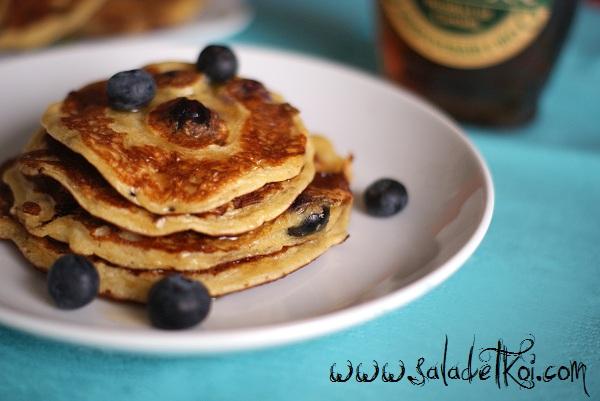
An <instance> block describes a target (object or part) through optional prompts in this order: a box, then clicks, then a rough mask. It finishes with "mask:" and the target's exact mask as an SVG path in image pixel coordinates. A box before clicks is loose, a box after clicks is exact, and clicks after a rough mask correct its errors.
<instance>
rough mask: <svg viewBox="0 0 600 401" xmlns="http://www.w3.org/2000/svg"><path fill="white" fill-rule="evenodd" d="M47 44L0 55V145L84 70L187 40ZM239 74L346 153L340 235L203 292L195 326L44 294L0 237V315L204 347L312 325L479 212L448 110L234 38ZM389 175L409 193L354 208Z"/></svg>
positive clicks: (410, 290)
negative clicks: (308, 253)
mask: <svg viewBox="0 0 600 401" xmlns="http://www.w3.org/2000/svg"><path fill="white" fill-rule="evenodd" d="M150 48H151V51H148V49H149V47H148V45H147V44H144V45H140V46H137V45H136V46H114V45H112V46H96V47H76V48H71V49H66V48H65V49H60V50H55V51H53V52H47V53H44V54H40V55H35V56H25V57H22V58H20V59H18V60H11V61H6V62H4V63H3V64H0V77H1V78H0V79H1V87H2V88H3V91H2V92H1V94H0V121H2V131H1V134H0V157H1V158H2V159H5V158H7V157H9V156H12V155H15V154H16V153H17V152H18V150H19V148H20V146H21V145H22V144H23V143H24V142H25V141H26V139H27V138H28V136H29V135H30V134H31V133H32V132H33V130H34V129H35V128H36V126H37V123H36V121H38V119H39V117H40V115H41V114H42V112H43V111H44V109H45V107H46V105H47V104H48V103H49V102H51V101H55V100H59V99H61V98H63V96H64V95H65V94H66V93H67V92H68V91H69V90H70V89H74V88H77V87H79V86H80V85H82V84H84V83H87V82H88V81H90V80H95V79H99V78H102V77H106V76H109V75H111V74H113V73H114V72H116V71H119V70H123V69H131V68H133V67H136V66H140V65H142V64H144V63H147V62H150V61H157V60H161V59H183V60H194V59H195V57H196V55H197V53H198V51H199V49H197V48H177V47H174V46H172V45H167V44H164V43H162V44H161V43H153V44H152V46H151V47H150ZM236 51H237V54H238V57H239V59H240V61H241V74H242V75H244V76H247V77H252V78H255V79H259V80H261V81H263V82H264V83H265V84H266V85H267V86H268V87H269V88H272V89H273V90H275V91H278V92H279V93H283V94H285V95H286V97H287V99H288V100H289V101H290V102H291V103H292V104H294V105H295V106H297V107H298V108H299V109H300V110H301V111H302V114H301V115H302V117H303V118H304V121H305V123H306V125H307V126H308V127H309V129H311V130H312V131H314V132H319V133H323V134H326V135H327V136H328V137H330V138H331V139H332V140H333V142H334V143H335V145H336V147H337V149H338V150H339V151H340V152H342V153H348V152H351V153H353V154H354V155H355V164H354V171H355V181H354V182H353V189H354V191H355V193H356V194H357V202H356V203H357V205H356V207H355V208H354V211H353V216H352V222H351V225H350V238H349V239H348V240H347V241H346V242H345V243H344V244H342V245H340V246H337V247H335V248H333V249H331V250H330V251H329V252H327V253H326V254H325V255H323V256H322V257H321V258H319V259H318V260H317V261H316V262H313V263H312V264H310V265H309V266H307V267H305V268H303V269H301V270H300V271H298V272H296V273H294V274H292V275H290V276H288V277H286V278H284V279H282V280H279V281H276V282H274V283H271V284H267V285H263V286H260V287H258V288H254V289H251V290H247V291H244V292H241V293H237V294H233V295H229V296H226V297H223V298H221V299H218V300H216V302H215V303H214V308H213V310H212V312H211V314H210V316H209V318H208V319H207V320H206V321H205V322H204V323H203V324H202V325H201V326H199V327H196V328H194V329H190V330H187V331H181V332H175V333H173V332H165V331H160V330H156V329H153V328H151V327H149V325H148V324H147V321H146V315H145V310H144V308H142V307H138V306H133V305H127V304H122V303H115V302H109V301H104V300H96V301H94V302H93V303H92V304H90V305H88V306H86V307H84V308H83V309H80V310H77V311H73V312H64V311H60V310H58V309H56V308H54V307H53V306H52V305H51V303H50V302H49V300H48V298H47V296H46V293H45V282H44V278H43V276H42V275H41V274H39V273H37V272H35V271H33V269H32V268H30V267H29V266H27V264H26V263H25V262H24V260H23V259H22V258H21V257H19V255H18V253H17V252H16V251H15V250H14V248H13V246H12V245H10V244H9V243H8V242H6V243H4V242H3V243H2V244H0V255H1V258H2V271H1V275H2V277H1V279H0V321H1V322H3V323H4V324H6V325H9V326H12V327H16V328H19V329H22V330H25V331H28V332H31V333H35V334H38V335H42V336H48V337H52V338H55V339H59V340H64V341H69V342H76V343H80V344H88V345H93V346H100V347H105V348H113V349H115V348H116V349H121V350H127V351H142V352H167V353H212V352H221V351H229V350H236V349H248V348H255V347H263V346H271V345H275V344H282V343H287V342H291V341H297V340H300V339H306V338H310V337H315V336H318V335H322V334H325V333H329V332H333V331H335V330H339V329H342V328H344V327H348V326H351V325H354V324H357V323H359V322H362V321H365V320H367V319H372V318H374V317H376V316H379V315H381V314H383V313H385V312H387V311H390V310H392V309H394V308H398V307H399V306H401V305H404V304H406V303H407V302H409V301H411V300H413V299H415V298H416V297H418V296H420V295H422V294H424V293H425V292H427V291H429V290H430V289H432V288H433V287H434V286H436V285H438V284H439V283H441V282H442V281H444V280H445V279H447V278H448V276H450V275H451V274H452V273H453V272H455V271H456V270H457V269H458V268H459V267H460V266H461V265H462V264H463V263H464V262H465V260H466V259H467V258H468V257H469V256H470V255H471V254H472V253H473V251H474V250H475V248H476V247H477V246H478V244H479V243H480V241H481V239H482V238H483V236H484V234H485V232H486V230H487V228H488V225H489V223H490V220H491V216H492V209H493V199H494V197H493V186H492V181H491V177H490V174H489V171H488V169H487V167H486V165H485V163H484V161H483V160H482V158H481V156H480V155H479V154H478V152H477V151H476V149H475V148H474V147H473V145H472V144H471V143H470V142H469V140H468V139H467V138H466V137H465V135H464V134H463V133H462V131H461V130H460V129H459V128H458V127H457V126H456V125H455V124H454V123H453V122H451V121H450V120H449V119H448V118H446V117H444V116H443V115H442V114H440V113H439V112H438V111H436V110H435V109H433V108H432V107H431V106H429V105H428V104H426V103H424V102H423V101H421V100H419V99H418V98H416V97H414V96H412V95H410V94H408V93H406V92H404V91H402V90H400V89H398V88H396V87H393V86H392V85H390V84H387V83H385V82H383V81H380V80H378V79H375V78H372V77H370V76H368V75H365V74H363V73H360V72H357V71H354V70H352V69H349V68H347V67H343V66H340V65H336V64H332V63H329V62H325V61H320V60H315V59H313V58H309V57H306V56H300V55H295V54H289V53H282V52H279V51H273V50H263V49H257V48H247V47H244V48H241V47H240V48H237V49H236ZM384 176H386V177H394V178H396V179H398V180H400V181H402V182H403V183H404V184H405V185H406V187H407V188H408V191H409V196H410V200H409V204H408V206H407V207H406V209H405V210H404V211H402V212H401V213H400V214H398V215H396V216H394V217H392V218H387V219H380V218H372V217H369V216H367V215H366V214H365V213H364V212H363V211H362V209H361V202H360V194H361V193H362V191H363V190H364V188H365V187H366V186H367V185H368V184H369V183H371V182H372V181H374V180H375V179H377V178H380V177H384Z"/></svg>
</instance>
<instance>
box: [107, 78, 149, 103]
mask: <svg viewBox="0 0 600 401" xmlns="http://www.w3.org/2000/svg"><path fill="white" fill-rule="evenodd" d="M106 94H107V95H108V103H109V105H110V107H112V108H113V109H115V110H121V111H135V110H138V109H139V108H140V107H143V106H145V105H147V104H148V103H150V102H151V101H152V99H154V95H156V82H154V78H153V77H152V75H150V74H149V73H148V72H146V71H144V70H130V71H121V72H118V73H116V74H115V75H113V76H112V77H110V79H109V80H108V84H107V86H106Z"/></svg>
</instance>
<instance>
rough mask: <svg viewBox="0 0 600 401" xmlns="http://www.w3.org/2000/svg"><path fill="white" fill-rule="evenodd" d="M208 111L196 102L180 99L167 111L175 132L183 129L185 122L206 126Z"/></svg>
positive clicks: (209, 114)
mask: <svg viewBox="0 0 600 401" xmlns="http://www.w3.org/2000/svg"><path fill="white" fill-rule="evenodd" d="M210 116H211V113H210V109H208V108H207V107H206V106H204V105H203V104H202V103H200V102H199V101H197V100H192V99H188V98H187V97H180V98H177V99H175V100H174V102H173V103H172V104H171V106H170V109H169V118H170V120H171V121H173V123H174V125H175V131H178V130H179V129H181V128H183V126H184V125H185V123H186V122H188V121H189V122H192V123H194V124H199V125H206V124H208V123H209V121H210Z"/></svg>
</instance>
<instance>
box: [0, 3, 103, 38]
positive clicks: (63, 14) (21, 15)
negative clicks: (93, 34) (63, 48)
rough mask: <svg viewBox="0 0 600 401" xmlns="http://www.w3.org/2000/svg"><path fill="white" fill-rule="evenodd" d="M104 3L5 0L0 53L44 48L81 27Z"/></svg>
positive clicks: (0, 32)
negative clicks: (0, 51)
mask: <svg viewBox="0 0 600 401" xmlns="http://www.w3.org/2000/svg"><path fill="white" fill-rule="evenodd" d="M104 1H105V0H7V1H5V2H4V3H5V6H4V7H5V8H4V13H3V17H2V19H1V25H0V49H26V48H32V47H39V46H44V45H47V44H49V43H52V42H55V41H57V40H58V39H61V38H62V37H64V36H66V35H68V34H70V33H72V32H74V31H75V30H77V29H78V28H80V27H82V26H83V25H84V24H85V23H86V22H87V21H88V20H89V18H90V17H91V16H92V15H93V14H94V13H95V12H96V11H98V10H99V9H100V7H101V6H102V4H103V3H104Z"/></svg>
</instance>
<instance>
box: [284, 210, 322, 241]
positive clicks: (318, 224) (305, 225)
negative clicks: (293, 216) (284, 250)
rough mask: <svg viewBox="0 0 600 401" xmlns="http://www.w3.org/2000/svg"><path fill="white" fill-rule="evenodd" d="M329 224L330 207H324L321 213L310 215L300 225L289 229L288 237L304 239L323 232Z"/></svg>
mask: <svg viewBox="0 0 600 401" xmlns="http://www.w3.org/2000/svg"><path fill="white" fill-rule="evenodd" d="M328 222H329V207H328V206H324V207H323V210H322V211H321V212H318V213H311V214H309V215H308V216H307V217H306V218H305V219H304V221H303V222H302V223H301V224H300V225H298V226H295V227H290V228H288V235H290V236H292V237H304V236H307V235H310V234H313V233H316V232H317V231H321V230H322V229H323V228H325V226H326V225H327V223H328Z"/></svg>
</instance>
